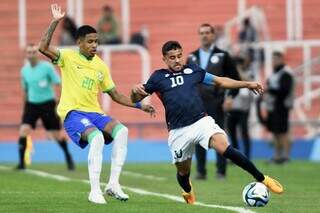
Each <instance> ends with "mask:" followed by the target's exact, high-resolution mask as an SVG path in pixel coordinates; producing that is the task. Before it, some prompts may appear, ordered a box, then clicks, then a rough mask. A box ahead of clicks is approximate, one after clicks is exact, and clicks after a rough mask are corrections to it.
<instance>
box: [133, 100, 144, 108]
mask: <svg viewBox="0 0 320 213" xmlns="http://www.w3.org/2000/svg"><path fill="white" fill-rule="evenodd" d="M134 107H135V108H138V109H141V108H142V105H141V102H137V103H135V104H134Z"/></svg>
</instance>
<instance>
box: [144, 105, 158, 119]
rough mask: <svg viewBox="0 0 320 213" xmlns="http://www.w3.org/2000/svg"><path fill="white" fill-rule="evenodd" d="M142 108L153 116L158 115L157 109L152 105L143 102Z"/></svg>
mask: <svg viewBox="0 0 320 213" xmlns="http://www.w3.org/2000/svg"><path fill="white" fill-rule="evenodd" d="M141 110H142V111H144V112H147V113H149V114H150V116H151V117H152V118H154V117H156V110H155V108H154V107H153V106H152V105H149V104H142V105H141Z"/></svg>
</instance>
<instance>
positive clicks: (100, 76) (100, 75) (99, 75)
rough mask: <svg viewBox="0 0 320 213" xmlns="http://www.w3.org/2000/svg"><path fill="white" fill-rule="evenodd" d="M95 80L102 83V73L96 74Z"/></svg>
mask: <svg viewBox="0 0 320 213" xmlns="http://www.w3.org/2000/svg"><path fill="white" fill-rule="evenodd" d="M97 78H98V81H103V74H102V72H100V71H99V72H98V74H97Z"/></svg>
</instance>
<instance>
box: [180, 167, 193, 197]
mask: <svg viewBox="0 0 320 213" xmlns="http://www.w3.org/2000/svg"><path fill="white" fill-rule="evenodd" d="M189 177H190V173H189V174H187V175H185V176H181V175H180V174H179V172H177V180H178V182H179V185H180V186H181V188H182V189H183V190H184V191H185V192H187V193H188V192H190V191H191V185H190V182H189Z"/></svg>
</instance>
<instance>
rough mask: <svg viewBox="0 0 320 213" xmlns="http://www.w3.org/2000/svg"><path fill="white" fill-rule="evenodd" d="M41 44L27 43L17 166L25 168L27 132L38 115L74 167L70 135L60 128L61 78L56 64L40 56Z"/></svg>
mask: <svg viewBox="0 0 320 213" xmlns="http://www.w3.org/2000/svg"><path fill="white" fill-rule="evenodd" d="M37 53H38V47H37V46H36V45H35V44H29V45H28V46H27V47H26V58H27V60H28V63H27V64H25V65H24V66H23V67H22V69H21V83H22V87H23V89H24V92H25V103H24V109H23V115H22V123H21V126H20V130H19V164H18V166H17V167H16V169H18V170H22V169H25V168H26V165H25V160H24V159H25V153H26V149H27V136H29V135H30V134H31V132H32V129H35V128H36V123H37V120H38V119H41V121H42V124H43V126H44V128H45V129H46V130H47V132H48V134H49V136H50V137H51V138H53V139H54V140H55V141H57V143H58V144H59V146H60V148H61V149H62V151H63V153H64V155H65V159H66V163H67V167H68V169H69V170H74V163H73V160H72V157H71V154H70V152H69V150H68V144H67V139H66V137H65V136H64V134H63V132H62V128H61V121H60V118H59V117H58V115H57V113H56V101H55V94H54V89H53V86H54V85H60V83H61V81H60V78H59V76H58V74H57V73H56V71H55V69H54V67H53V66H52V65H51V64H50V63H48V62H46V61H42V60H39V58H38V54H37Z"/></svg>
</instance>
